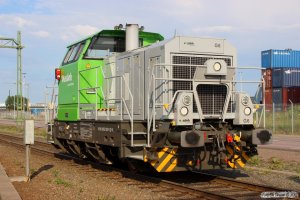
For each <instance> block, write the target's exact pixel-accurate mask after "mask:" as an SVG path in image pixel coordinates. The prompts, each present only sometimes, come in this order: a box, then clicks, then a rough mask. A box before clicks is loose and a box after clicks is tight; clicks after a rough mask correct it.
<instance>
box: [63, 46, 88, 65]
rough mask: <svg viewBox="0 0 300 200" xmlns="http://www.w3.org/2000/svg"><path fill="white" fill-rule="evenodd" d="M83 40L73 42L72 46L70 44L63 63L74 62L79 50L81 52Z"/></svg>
mask: <svg viewBox="0 0 300 200" xmlns="http://www.w3.org/2000/svg"><path fill="white" fill-rule="evenodd" d="M84 44H85V43H84V42H82V43H78V44H75V45H73V46H71V47H70V48H69V50H68V52H67V54H66V56H65V58H64V61H63V63H62V64H63V65H65V64H69V63H71V62H75V61H76V60H78V58H79V56H80V54H81V52H82V49H83V47H84Z"/></svg>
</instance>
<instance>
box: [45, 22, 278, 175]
mask: <svg viewBox="0 0 300 200" xmlns="http://www.w3.org/2000/svg"><path fill="white" fill-rule="evenodd" d="M236 71H237V56H236V49H235V48H234V47H233V46H232V45H231V44H230V43H229V42H228V41H227V40H224V39H214V38H198V37H183V36H174V37H173V38H171V39H168V40H164V38H163V37H162V36H161V35H160V34H158V33H150V32H144V31H143V27H142V28H140V27H139V26H138V25H137V24H127V25H126V27H125V29H123V27H122V26H121V25H120V26H117V27H115V30H102V31H100V32H99V33H97V34H95V35H93V36H91V37H88V38H86V39H84V40H81V41H79V42H76V43H74V44H72V45H70V46H69V47H68V51H67V53H66V56H65V58H64V60H63V62H62V64H61V66H60V67H59V68H57V69H56V71H55V76H56V79H57V80H58V86H59V90H58V107H57V117H56V118H55V119H54V121H53V123H51V124H49V130H51V131H49V136H50V137H49V141H50V142H52V143H53V144H55V145H57V146H60V147H61V148H64V149H65V150H67V151H68V152H70V153H73V154H77V155H79V156H81V157H88V158H92V159H94V160H97V161H98V162H103V163H122V162H129V163H131V164H134V166H136V168H138V166H140V165H139V164H136V163H143V165H146V166H149V167H150V168H153V169H155V170H156V171H158V172H172V171H185V170H196V171H197V170H205V169H218V168H226V167H231V168H236V167H243V166H244V165H245V163H246V161H247V160H248V159H249V158H250V157H251V156H253V155H256V154H257V149H256V147H257V145H258V144H267V143H269V142H270V141H271V136H272V135H271V133H270V132H269V131H268V130H264V129H255V128H254V126H253V113H254V110H255V109H254V106H253V104H252V102H251V99H250V96H249V95H248V94H246V93H244V92H237V90H236V88H235V84H236V82H235V74H236Z"/></svg>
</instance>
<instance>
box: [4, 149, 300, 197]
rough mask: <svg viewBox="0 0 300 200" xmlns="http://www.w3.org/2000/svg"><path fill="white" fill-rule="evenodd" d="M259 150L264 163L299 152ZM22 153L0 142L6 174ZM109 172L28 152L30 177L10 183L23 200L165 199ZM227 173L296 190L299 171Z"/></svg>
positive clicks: (20, 166)
mask: <svg viewBox="0 0 300 200" xmlns="http://www.w3.org/2000/svg"><path fill="white" fill-rule="evenodd" d="M259 153H260V156H259V161H257V164H258V166H260V165H264V167H265V164H266V162H265V161H267V160H268V159H272V158H273V157H274V156H275V157H276V158H278V159H279V160H280V161H281V162H280V163H296V164H297V165H298V166H300V159H299V152H287V151H274V150H270V149H260V150H259ZM24 157H25V153H24V151H23V150H17V149H15V148H14V147H10V146H7V145H3V144H0V163H1V164H2V165H3V167H4V168H5V170H6V172H7V174H8V175H9V176H10V177H12V176H21V175H24V173H25V169H24ZM254 164H256V163H254ZM297 169H298V168H297V166H296V168H295V169H293V170H292V172H293V173H297V171H295V170H297ZM111 173H114V172H103V171H97V170H90V171H86V168H84V167H83V166H81V165H79V164H76V163H71V164H70V163H69V164H66V162H65V161H62V160H60V159H54V158H50V157H46V156H41V155H36V154H32V156H31V174H32V180H31V181H30V182H29V183H24V182H14V183H13V185H14V186H15V188H16V189H17V191H18V192H19V194H20V196H21V198H22V199H24V200H40V199H62V200H64V199H68V200H69V199H95V200H112V199H168V198H166V197H165V196H161V195H160V194H159V193H158V192H155V191H151V190H147V189H141V188H140V187H138V186H137V185H135V184H137V182H134V180H132V181H131V183H130V182H129V183H128V182H125V181H124V180H123V179H125V178H122V180H119V179H112V178H111V177H110V176H109V175H111ZM220 173H221V175H224V174H225V175H226V173H224V171H222V172H220ZM227 173H228V175H229V176H231V177H232V176H234V177H236V178H237V179H239V180H242V181H248V182H253V183H260V184H266V185H271V186H275V187H281V188H287V189H289V190H296V191H299V190H300V179H299V174H300V171H299V172H298V176H297V175H296V176H293V175H292V176H291V175H285V174H276V173H273V172H272V171H269V172H260V171H256V170H249V169H248V170H246V171H235V172H227ZM138 184H142V183H138ZM170 199H172V198H170Z"/></svg>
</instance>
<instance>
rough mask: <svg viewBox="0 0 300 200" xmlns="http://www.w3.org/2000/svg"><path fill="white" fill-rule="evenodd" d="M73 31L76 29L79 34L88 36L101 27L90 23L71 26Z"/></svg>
mask: <svg viewBox="0 0 300 200" xmlns="http://www.w3.org/2000/svg"><path fill="white" fill-rule="evenodd" d="M70 29H71V31H74V32H75V33H76V34H78V35H79V36H88V35H91V34H93V33H95V32H97V31H98V30H99V29H98V28H97V27H94V26H90V25H75V26H71V27H70Z"/></svg>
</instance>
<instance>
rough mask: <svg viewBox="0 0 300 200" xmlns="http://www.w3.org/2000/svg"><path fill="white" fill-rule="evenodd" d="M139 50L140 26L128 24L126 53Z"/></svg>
mask: <svg viewBox="0 0 300 200" xmlns="http://www.w3.org/2000/svg"><path fill="white" fill-rule="evenodd" d="M137 48H139V25H138V24H126V51H130V50H133V49H137Z"/></svg>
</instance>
